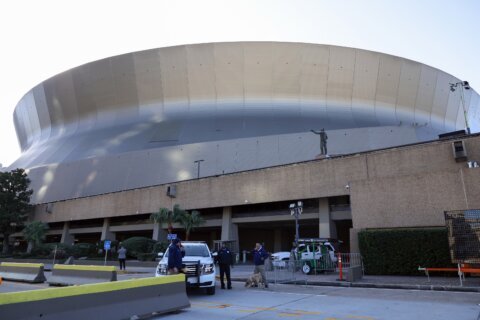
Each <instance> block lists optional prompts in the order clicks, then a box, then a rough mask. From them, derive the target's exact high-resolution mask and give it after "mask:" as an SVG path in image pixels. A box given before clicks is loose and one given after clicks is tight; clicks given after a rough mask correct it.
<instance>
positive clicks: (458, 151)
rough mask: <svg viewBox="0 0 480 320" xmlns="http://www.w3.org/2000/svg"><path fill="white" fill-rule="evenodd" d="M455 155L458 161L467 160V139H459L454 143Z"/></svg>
mask: <svg viewBox="0 0 480 320" xmlns="http://www.w3.org/2000/svg"><path fill="white" fill-rule="evenodd" d="M452 147H453V157H454V158H455V161H456V162H464V161H467V149H465V141H463V140H458V141H454V142H453V143H452Z"/></svg>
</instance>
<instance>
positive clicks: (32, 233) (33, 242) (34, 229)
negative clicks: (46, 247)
mask: <svg viewBox="0 0 480 320" xmlns="http://www.w3.org/2000/svg"><path fill="white" fill-rule="evenodd" d="M47 230H48V224H46V223H43V222H41V221H33V222H31V223H29V224H27V226H26V227H25V229H23V231H22V232H23V237H24V238H25V240H27V241H28V247H27V253H31V252H32V249H33V248H34V247H35V246H38V245H39V244H41V243H42V241H43V240H45V236H46V232H47Z"/></svg>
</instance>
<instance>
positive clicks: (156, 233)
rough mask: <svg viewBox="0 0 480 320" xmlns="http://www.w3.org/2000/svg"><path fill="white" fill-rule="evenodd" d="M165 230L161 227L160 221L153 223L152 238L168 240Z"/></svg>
mask: <svg viewBox="0 0 480 320" xmlns="http://www.w3.org/2000/svg"><path fill="white" fill-rule="evenodd" d="M167 234H168V233H167V231H166V230H165V229H162V226H161V225H160V223H156V222H154V223H153V234H152V239H153V240H155V241H168V240H167Z"/></svg>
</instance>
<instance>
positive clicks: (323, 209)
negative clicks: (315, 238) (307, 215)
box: [318, 198, 332, 238]
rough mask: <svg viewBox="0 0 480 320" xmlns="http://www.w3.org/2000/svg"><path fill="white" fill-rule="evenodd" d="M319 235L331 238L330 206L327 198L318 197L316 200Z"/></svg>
mask: <svg viewBox="0 0 480 320" xmlns="http://www.w3.org/2000/svg"><path fill="white" fill-rule="evenodd" d="M318 220H319V221H318V223H319V230H318V231H319V233H318V234H319V237H320V238H331V237H332V233H331V223H330V208H329V207H328V198H320V199H319V202H318Z"/></svg>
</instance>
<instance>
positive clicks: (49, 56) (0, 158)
mask: <svg viewBox="0 0 480 320" xmlns="http://www.w3.org/2000/svg"><path fill="white" fill-rule="evenodd" d="M479 18H480V1H478V0H455V1H452V0H450V1H446V0H422V1H418V0H402V1H398V0H328V1H327V0H311V1H310V0H291V1H285V0H271V1H270V0H255V1H251V0H239V1H228V0H223V1H213V0H212V1H209V0H192V1H187V0H183V1H182V0H175V1H173V0H170V1H163V0H156V1H142V0H137V1H124V0H115V1H110V0H101V1H99V0H95V1H91V0H82V1H65V0H60V1H56V0H42V1H38V0H29V1H22V0H15V1H2V2H1V4H0V43H1V49H0V163H1V164H3V166H8V165H10V164H11V163H12V162H13V161H14V160H15V159H17V158H18V157H19V155H20V152H21V151H20V148H19V146H18V140H17V137H16V134H15V129H14V125H13V112H14V109H15V106H16V104H17V103H18V101H19V100H20V99H21V98H22V96H23V95H24V94H25V93H26V92H28V91H29V90H30V89H32V88H33V87H34V86H35V85H37V84H38V83H40V82H42V81H44V80H46V79H48V78H50V77H52V76H54V75H56V74H58V73H60V72H62V71H65V70H68V69H71V68H73V67H76V66H78V65H81V64H84V63H87V62H90V61H94V60H98V59H102V58H106V57H109V56H113V55H118V54H123V53H127V52H133V51H140V50H146V49H151V48H159V47H165V46H172V45H180V44H192V43H205V42H221V41H288V42H307V43H319V44H331V45H339V46H347V47H353V48H361V49H366V50H372V51H379V52H382V53H388V54H393V55H397V56H400V57H403V58H408V59H412V60H415V61H418V62H421V63H425V64H428V65H430V66H433V67H435V68H438V69H441V70H443V71H445V72H447V73H450V74H452V75H454V76H456V77H457V78H459V79H462V80H467V81H469V82H470V85H471V86H472V87H473V88H474V89H476V91H477V92H480V40H479V39H480V23H479V22H478V19H479Z"/></svg>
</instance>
